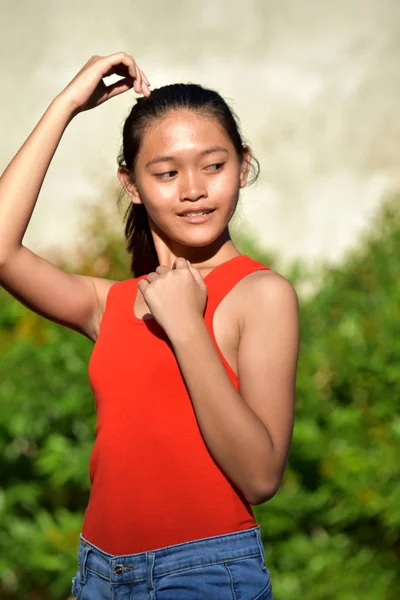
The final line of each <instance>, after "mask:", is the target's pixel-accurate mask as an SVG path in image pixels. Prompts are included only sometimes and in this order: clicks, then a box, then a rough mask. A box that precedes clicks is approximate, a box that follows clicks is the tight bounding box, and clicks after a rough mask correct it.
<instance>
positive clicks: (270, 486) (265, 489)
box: [248, 479, 281, 506]
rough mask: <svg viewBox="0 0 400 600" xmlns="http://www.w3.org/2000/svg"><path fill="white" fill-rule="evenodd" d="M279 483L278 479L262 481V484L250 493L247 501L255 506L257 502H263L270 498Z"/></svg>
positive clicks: (277, 488) (278, 486)
mask: <svg viewBox="0 0 400 600" xmlns="http://www.w3.org/2000/svg"><path fill="white" fill-rule="evenodd" d="M280 485H281V481H280V479H279V480H274V481H268V482H267V483H264V485H263V486H260V487H258V488H257V489H255V490H253V491H252V494H251V495H250V497H249V498H248V501H249V503H250V504H253V505H254V506H257V505H259V504H264V502H267V500H271V498H273V497H274V496H275V494H276V493H277V491H278V490H279V488H280Z"/></svg>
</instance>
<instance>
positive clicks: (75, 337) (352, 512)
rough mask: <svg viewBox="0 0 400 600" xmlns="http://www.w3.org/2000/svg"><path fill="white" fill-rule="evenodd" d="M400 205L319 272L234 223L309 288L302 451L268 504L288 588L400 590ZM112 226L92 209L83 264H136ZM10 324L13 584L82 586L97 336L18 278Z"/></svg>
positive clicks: (353, 596) (7, 486)
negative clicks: (56, 312) (281, 258)
mask: <svg viewBox="0 0 400 600" xmlns="http://www.w3.org/2000/svg"><path fill="white" fill-rule="evenodd" d="M399 216H400V211H399V202H398V199H393V200H389V201H388V202H387V203H386V204H385V205H384V206H383V208H382V212H381V215H380V216H379V218H378V219H377V220H376V223H375V225H374V228H373V229H370V230H369V231H367V232H366V233H365V235H363V236H362V237H361V239H360V240H359V243H358V244H357V246H356V248H355V249H353V250H352V251H350V252H349V253H348V254H347V256H346V257H345V259H344V260H343V261H342V262H341V264H340V265H339V266H335V267H332V266H329V265H322V266H321V269H320V270H319V271H318V272H314V273H310V272H309V269H307V267H306V266H305V265H303V264H301V263H300V262H296V263H294V264H293V265H292V267H291V270H290V272H287V270H286V271H285V272H284V271H283V270H280V269H279V265H278V264H277V261H276V258H275V257H273V256H272V254H269V255H267V254H266V253H265V252H263V251H261V250H260V249H259V248H258V247H257V245H256V244H255V242H254V240H253V239H252V238H251V235H249V234H248V233H246V237H245V239H244V238H243V237H240V233H239V232H238V233H236V234H234V235H233V237H234V240H235V242H236V244H237V245H238V246H239V248H240V250H241V251H242V252H245V253H247V254H250V255H251V256H254V258H256V259H258V260H260V261H261V262H263V263H265V264H269V265H270V266H271V267H272V268H274V269H276V270H278V271H279V272H281V273H282V274H283V275H284V276H285V277H286V278H288V279H289V280H290V281H292V283H293V284H294V285H295V287H296V289H298V294H299V299H300V325H301V349H300V358H299V367H298V377H297V415H296V423H295V431H294V436H293V444H292V450H291V454H290V457H289V461H288V468H287V471H286V474H285V477H284V481H283V484H282V487H281V489H280V491H279V492H278V494H277V495H276V496H275V497H274V498H273V499H272V500H270V501H269V502H267V503H265V504H264V505H261V506H255V507H254V511H255V514H256V517H257V520H258V522H259V523H260V524H261V527H262V534H263V539H264V543H265V549H266V563H267V565H268V567H269V568H270V570H271V575H272V581H273V589H274V594H275V597H276V600H289V599H290V600H292V599H293V598H295V597H301V596H303V595H304V596H306V597H307V598H309V599H310V600H330V599H332V600H333V599H335V600H339V599H340V600H359V598H363V599H364V600H378V599H379V600H392V599H393V600H394V599H395V598H397V596H398V591H399V590H400V574H399V569H398V564H399V558H400V557H399V538H400V535H399V529H400V508H399V507H400V477H399V466H398V456H399V450H400V417H399V401H398V397H399V383H400V382H399V379H400V369H399V358H400V318H399V309H398V307H399V305H400V287H399V282H400V267H399V256H400V227H399V225H400V223H399ZM107 224H108V219H107V216H106V215H105V214H104V213H101V212H100V213H99V214H97V215H96V217H95V218H93V219H91V220H90V221H89V224H88V225H87V228H86V230H85V236H86V237H85V240H92V242H93V243H87V244H85V245H81V246H80V251H79V253H78V259H79V260H78V263H77V264H75V265H74V267H73V270H74V271H76V272H81V273H86V274H91V275H96V276H102V277H109V278H111V279H124V278H127V277H130V274H129V269H128V267H129V259H128V257H127V256H126V254H125V251H124V243H123V239H122V234H119V235H118V234H116V233H115V231H111V230H110V229H109V227H107ZM54 257H55V254H54V255H53V262H56V263H57V264H58V265H59V266H61V267H62V268H65V269H66V270H72V267H71V266H70V264H69V262H68V261H67V260H65V259H64V258H63V257H59V256H58V257H57V260H56V258H54ZM48 258H49V259H50V260H51V259H52V257H51V256H50V255H49V256H48ZM310 283H311V284H312V285H314V287H315V292H314V293H313V294H312V295H311V296H310V295H308V296H307V295H304V296H303V295H302V294H301V293H300V290H301V288H302V285H303V284H310ZM0 329H1V338H0V351H1V362H0V382H1V383H0V405H1V411H0V452H1V456H2V464H1V471H0V485H1V488H0V596H1V598H4V600H6V599H7V600H8V599H10V600H11V599H16V598H18V599H21V598H26V599H27V600H28V599H29V600H36V599H37V598H40V599H42V600H48V599H50V598H57V599H58V598H66V597H67V596H68V594H69V592H70V587H71V578H72V576H73V575H74V574H75V571H76V570H77V564H76V551H77V547H78V543H79V539H78V538H79V532H80V530H81V524H82V519H83V511H84V509H85V507H86V504H87V501H88V495H89V477H88V462H89V456H90V452H91V448H92V444H93V442H94V427H95V412H94V402H93V396H92V391H91V388H90V386H89V383H88V379H87V365H88V361H89V357H90V353H91V350H92V347H93V344H92V342H90V341H89V340H87V339H86V338H84V337H83V336H81V335H79V334H77V333H75V332H73V331H70V330H67V329H65V328H63V327H61V326H59V325H56V324H53V323H50V322H48V321H46V320H45V319H43V318H41V317H39V316H37V315H35V314H33V313H32V312H30V311H29V310H28V309H26V308H25V307H24V306H22V305H21V304H19V303H18V302H17V301H16V300H14V298H12V297H11V296H10V295H9V294H8V293H6V292H5V291H4V290H3V289H0Z"/></svg>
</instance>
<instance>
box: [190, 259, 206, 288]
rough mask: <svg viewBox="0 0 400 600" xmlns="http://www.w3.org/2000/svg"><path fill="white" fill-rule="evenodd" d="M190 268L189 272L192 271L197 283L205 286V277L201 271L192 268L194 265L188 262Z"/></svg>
mask: <svg viewBox="0 0 400 600" xmlns="http://www.w3.org/2000/svg"><path fill="white" fill-rule="evenodd" d="M188 267H189V270H190V272H191V274H192V275H193V277H194V278H195V280H196V282H197V283H198V284H199V285H201V286H203V285H205V283H204V279H203V277H202V275H201V273H200V271H199V270H198V269H196V267H193V266H192V265H191V264H190V263H189V261H188Z"/></svg>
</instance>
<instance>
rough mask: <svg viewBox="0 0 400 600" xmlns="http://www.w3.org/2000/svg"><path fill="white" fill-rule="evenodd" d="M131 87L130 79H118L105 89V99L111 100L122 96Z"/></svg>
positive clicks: (131, 80)
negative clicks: (119, 95)
mask: <svg viewBox="0 0 400 600" xmlns="http://www.w3.org/2000/svg"><path fill="white" fill-rule="evenodd" d="M132 87H133V79H132V78H131V77H129V78H128V77H125V78H124V79H120V80H119V81H116V82H115V83H113V84H111V85H109V86H107V87H106V90H107V99H110V98H113V97H114V96H118V94H122V93H123V92H127V91H128V90H131V89H132Z"/></svg>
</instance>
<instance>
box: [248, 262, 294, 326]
mask: <svg viewBox="0 0 400 600" xmlns="http://www.w3.org/2000/svg"><path fill="white" fill-rule="evenodd" d="M241 284H242V285H241V286H240V295H241V298H240V301H241V305H242V307H243V309H244V310H242V311H241V313H242V319H241V323H240V330H241V331H243V328H244V326H245V323H246V321H247V320H248V319H254V318H258V317H259V316H260V315H262V314H264V313H267V312H268V311H269V310H270V309H271V308H272V307H273V305H282V304H290V305H291V306H292V307H294V308H295V309H297V308H298V297H297V293H296V290H295V288H294V286H293V284H292V283H291V282H290V281H289V280H288V279H286V278H285V277H284V276H283V275H281V274H280V273H278V272H277V271H274V270H273V269H268V270H267V269H261V270H259V271H253V273H250V274H249V275H247V276H246V277H244V278H243V279H242V281H241Z"/></svg>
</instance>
